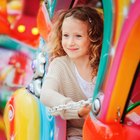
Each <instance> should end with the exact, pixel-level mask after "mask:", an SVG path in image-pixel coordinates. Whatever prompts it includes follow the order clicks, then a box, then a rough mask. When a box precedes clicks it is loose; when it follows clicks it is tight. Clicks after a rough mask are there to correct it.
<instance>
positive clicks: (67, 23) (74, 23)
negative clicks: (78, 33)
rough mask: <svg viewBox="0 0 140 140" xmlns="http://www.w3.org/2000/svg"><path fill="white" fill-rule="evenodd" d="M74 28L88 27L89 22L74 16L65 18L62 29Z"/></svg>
mask: <svg viewBox="0 0 140 140" xmlns="http://www.w3.org/2000/svg"><path fill="white" fill-rule="evenodd" d="M70 28H73V29H75V30H78V29H79V30H84V29H86V30H87V28H88V24H87V22H85V21H82V20H79V19H76V18H74V17H67V18H65V19H64V21H63V23H62V30H63V29H70Z"/></svg>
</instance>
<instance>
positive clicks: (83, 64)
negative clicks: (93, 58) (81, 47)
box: [73, 57, 93, 82]
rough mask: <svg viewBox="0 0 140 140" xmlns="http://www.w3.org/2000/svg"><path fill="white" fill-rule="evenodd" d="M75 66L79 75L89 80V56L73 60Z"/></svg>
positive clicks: (90, 77) (90, 76) (90, 75)
mask: <svg viewBox="0 0 140 140" xmlns="http://www.w3.org/2000/svg"><path fill="white" fill-rule="evenodd" d="M73 62H74V64H75V67H76V69H77V71H78V73H79V74H80V76H81V77H82V78H83V79H84V80H86V81H87V82H91V81H92V79H93V77H92V70H93V69H92V67H91V66H90V62H89V57H87V58H84V59H76V60H73Z"/></svg>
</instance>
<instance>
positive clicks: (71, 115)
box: [61, 109, 81, 120]
mask: <svg viewBox="0 0 140 140" xmlns="http://www.w3.org/2000/svg"><path fill="white" fill-rule="evenodd" d="M61 117H62V118H63V119H65V120H71V119H81V118H80V117H79V115H78V109H71V110H64V112H63V115H62V116H61Z"/></svg>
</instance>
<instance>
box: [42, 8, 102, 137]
mask: <svg viewBox="0 0 140 140" xmlns="http://www.w3.org/2000/svg"><path fill="white" fill-rule="evenodd" d="M102 34H103V20H102V17H101V14H100V13H99V12H98V11H97V10H96V9H94V8H91V7H85V6H78V7H74V8H72V9H70V10H67V11H62V12H61V13H60V14H59V17H58V19H57V21H56V22H55V23H54V24H53V27H52V31H51V33H50V36H49V41H48V42H49V43H48V47H49V52H50V53H51V57H52V58H53V60H52V61H51V63H50V64H49V67H48V71H47V75H46V78H45V80H44V83H43V86H42V90H41V97H40V99H41V101H42V102H43V103H44V104H45V105H46V106H48V107H54V106H58V105H64V104H68V103H73V102H78V101H80V100H87V99H88V98H89V97H92V94H93V89H94V85H95V77H96V74H97V70H98V64H99V60H100V52H101V45H102ZM90 109H91V106H84V107H82V108H79V109H71V110H63V111H59V112H56V113H54V114H53V115H55V116H56V115H60V116H61V117H62V118H63V119H66V120H67V139H68V140H81V139H82V127H83V124H84V118H85V117H86V116H87V115H88V113H89V112H90Z"/></svg>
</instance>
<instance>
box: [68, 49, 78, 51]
mask: <svg viewBox="0 0 140 140" xmlns="http://www.w3.org/2000/svg"><path fill="white" fill-rule="evenodd" d="M68 50H70V51H76V50H78V48H68Z"/></svg>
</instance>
